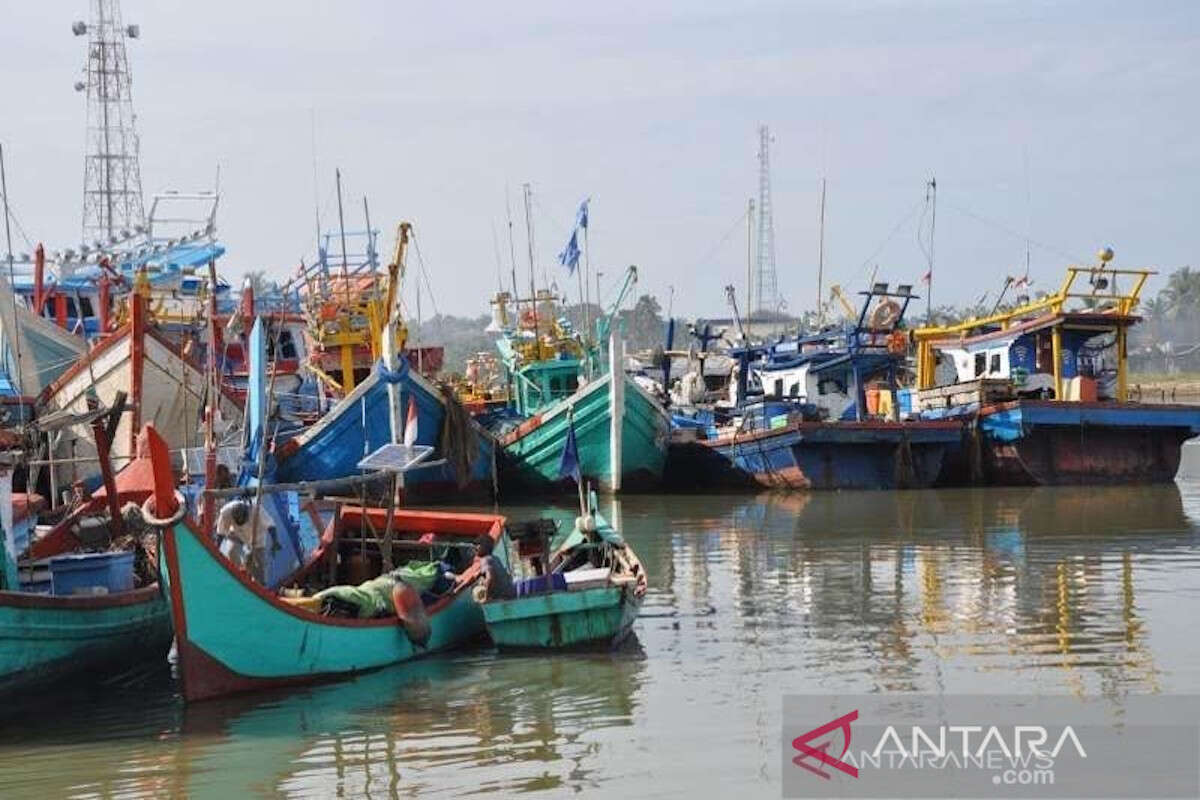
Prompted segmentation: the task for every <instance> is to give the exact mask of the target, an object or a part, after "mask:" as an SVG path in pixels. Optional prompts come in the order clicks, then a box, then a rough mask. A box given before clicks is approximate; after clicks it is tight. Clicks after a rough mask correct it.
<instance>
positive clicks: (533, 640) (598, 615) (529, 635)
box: [483, 586, 641, 650]
mask: <svg viewBox="0 0 1200 800" xmlns="http://www.w3.org/2000/svg"><path fill="white" fill-rule="evenodd" d="M640 606H641V601H640V599H638V598H636V597H634V594H633V592H632V591H631V590H629V589H625V588H622V587H617V586H602V587H597V588H593V589H584V590H582V591H567V592H550V593H547V594H540V595H532V596H530V597H521V598H518V599H516V600H500V601H492V602H489V603H485V604H484V606H483V616H484V619H485V620H486V621H487V629H488V635H489V636H490V637H491V639H492V642H493V643H494V644H495V645H496V646H497V647H498V648H500V649H502V650H503V649H518V650H557V649H565V648H582V647H596V646H609V647H611V646H615V645H617V644H619V643H620V642H621V641H622V640H623V639H625V637H627V636H628V635H629V632H630V630H631V629H632V628H633V621H634V620H635V619H637V614H638V609H639V608H640Z"/></svg>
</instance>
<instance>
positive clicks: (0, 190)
mask: <svg viewBox="0 0 1200 800" xmlns="http://www.w3.org/2000/svg"><path fill="white" fill-rule="evenodd" d="M0 194H3V195H4V240H5V242H6V243H7V245H8V291H9V293H10V294H11V295H12V313H13V330H12V331H11V332H10V335H11V337H12V341H13V350H14V351H15V355H16V357H17V374H16V380H15V381H14V383H15V384H16V389H17V394H18V395H22V396H23V395H24V391H23V390H22V388H21V379H22V375H21V366H22V361H21V334H20V331H18V330H17V328H18V323H17V290H16V288H15V287H14V284H13V247H12V213H11V212H10V211H9V208H8V175H7V174H6V173H5V171H4V145H0Z"/></svg>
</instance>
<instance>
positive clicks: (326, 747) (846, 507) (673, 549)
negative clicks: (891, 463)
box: [0, 447, 1200, 798]
mask: <svg viewBox="0 0 1200 800" xmlns="http://www.w3.org/2000/svg"><path fill="white" fill-rule="evenodd" d="M1184 462H1185V463H1184V468H1183V470H1182V472H1181V476H1180V478H1179V480H1178V481H1177V483H1176V484H1174V485H1167V486H1155V487H1134V488H1057V489H955V490H936V491H921V492H895V493H881V492H875V493H849V492H843V493H827V494H812V495H790V496H784V495H762V496H744V495H743V496H717V495H700V496H662V497H652V496H644V497H630V498H626V499H624V500H622V501H620V503H619V508H617V509H613V507H612V505H611V503H610V502H609V501H603V502H604V503H605V504H606V509H607V510H608V512H609V514H610V515H611V516H614V517H615V518H616V519H615V520H614V521H615V522H617V523H618V524H619V525H620V526H621V527H622V529H623V530H624V531H625V533H626V535H627V536H628V538H629V540H630V542H631V543H632V544H633V546H634V547H635V548H636V550H637V552H638V553H639V555H640V556H641V559H642V561H643V562H644V564H645V566H646V568H647V570H648V571H649V576H650V591H649V594H648V596H647V599H646V603H645V605H644V607H643V609H642V617H641V619H639V621H638V623H637V624H636V627H635V631H636V641H632V642H630V643H628V644H627V645H626V646H625V647H623V648H622V649H621V650H619V651H618V652H615V653H612V654H576V655H557V656H550V657H528V656H523V657H508V656H504V655H500V654H497V653H495V652H491V651H488V650H474V651H468V652H461V653H455V654H451V655H446V656H439V657H436V658H430V659H428V660H426V661H423V662H419V663H414V664H410V665H405V666H399V667H396V668H392V669H387V670H383V671H380V672H377V673H373V674H371V675H367V676H364V677H361V678H359V679H357V680H353V681H346V682H342V683H337V684H332V685H328V686H323V687H320V688H315V689H310V690H303V691H293V692H288V693H282V694H272V695H261V696H251V697H243V698H235V699H231V700H228V701H217V702H212V703H205V704H199V705H196V706H190V707H184V705H183V704H182V702H181V701H180V699H179V694H178V688H177V685H176V683H175V681H174V678H173V677H172V676H171V672H170V668H169V667H168V666H164V665H149V666H147V668H145V669H143V670H138V671H135V672H133V673H130V674H126V675H120V676H112V677H111V678H110V679H109V681H108V685H106V686H103V687H100V688H94V687H93V688H87V689H82V688H81V689H78V690H72V691H64V692H63V694H61V695H59V696H56V697H47V696H42V697H38V698H28V702H26V703H22V704H21V705H20V707H18V708H16V709H13V708H9V709H8V710H7V713H5V714H4V715H3V716H0V797H3V798H12V797H38V798H43V797H78V798H89V797H105V798H108V797H114V798H115V797H121V798H135V797H159V796H187V797H197V798H205V797H213V798H227V797H241V796H261V797H333V796H338V797H357V796H371V797H391V796H412V795H421V796H433V797H437V796H443V797H457V796H462V795H469V794H484V793H492V792H494V793H497V794H498V795H501V796H511V795H513V794H516V793H526V792H529V793H540V794H543V795H545V796H554V797H558V796H564V795H569V794H580V793H582V794H585V795H587V796H593V795H595V796H625V797H630V796H636V797H642V796H662V797H710V796H733V795H735V794H736V795H737V796H741V797H778V796H779V794H780V789H779V784H780V775H779V769H780V767H779V762H780V758H779V752H780V747H781V742H780V724H781V700H782V697H783V695H784V694H786V693H813V692H844V693H863V692H901V691H906V692H907V691H916V692H934V693H936V692H945V693H1020V694H1027V693H1028V694H1032V693H1042V694H1072V695H1077V696H1080V697H1089V698H1099V699H1100V700H1101V701H1102V702H1107V703H1112V704H1114V705H1119V704H1120V703H1121V702H1122V698H1124V697H1125V696H1126V695H1128V694H1139V693H1156V692H1162V693H1200V637H1197V636H1196V635H1195V618H1196V611H1197V609H1198V608H1200V449H1193V448H1192V447H1189V448H1187V451H1186V453H1185V459H1184ZM503 510H504V511H505V513H508V514H510V516H512V517H514V518H523V517H526V516H532V515H535V514H537V513H539V512H540V511H541V510H542V509H539V508H536V507H532V506H524V507H515V508H514V507H505V508H504V509H503ZM614 510H615V512H616V513H613V512H614Z"/></svg>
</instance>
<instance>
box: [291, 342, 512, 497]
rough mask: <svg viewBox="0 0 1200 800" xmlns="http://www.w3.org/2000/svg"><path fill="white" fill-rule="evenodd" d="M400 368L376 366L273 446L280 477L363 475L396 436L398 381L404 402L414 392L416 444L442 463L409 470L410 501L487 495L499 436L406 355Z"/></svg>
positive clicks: (406, 404)
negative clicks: (391, 401) (391, 393)
mask: <svg viewBox="0 0 1200 800" xmlns="http://www.w3.org/2000/svg"><path fill="white" fill-rule="evenodd" d="M397 366H398V368H397V369H396V370H386V369H383V368H382V366H381V365H380V364H377V365H376V367H375V369H373V370H372V371H371V373H370V374H369V375H368V376H367V377H366V378H365V379H363V380H362V381H360V382H359V384H358V385H357V386H355V387H354V391H352V392H350V394H348V395H347V396H346V397H345V398H343V399H342V400H341V401H340V402H338V403H337V404H336V405H335V406H334V407H333V408H331V409H330V410H329V412H328V413H327V414H326V415H325V416H324V417H322V418H321V419H320V420H319V421H318V422H317V423H316V424H315V425H313V426H312V427H310V428H308V429H307V430H305V431H304V432H303V433H301V434H299V435H298V436H296V437H294V438H292V439H290V440H289V441H287V442H285V443H283V444H282V445H280V446H279V447H278V448H276V450H275V460H276V477H277V478H278V479H279V480H281V481H311V480H328V479H333V478H347V477H351V476H357V475H359V474H360V470H359V469H358V466H357V465H358V462H359V461H360V460H361V459H362V458H363V456H364V455H365V454H366V453H369V452H373V451H374V450H375V449H377V448H379V447H381V446H382V445H384V444H386V443H387V442H389V441H391V438H390V437H391V434H390V429H389V427H388V424H389V423H388V385H389V383H391V384H394V385H396V386H397V387H398V390H399V395H400V403H401V407H402V408H408V407H409V401H410V398H411V401H412V404H413V407H414V408H415V409H416V412H417V435H416V443H417V444H421V445H429V446H431V447H434V448H436V450H437V452H438V456H439V459H438V462H437V463H434V464H430V465H427V466H420V467H417V468H416V469H414V470H412V471H411V472H409V473H408V474H407V475H406V476H405V492H406V497H408V498H409V500H411V501H414V502H416V501H426V502H432V501H441V500H446V499H449V498H461V497H462V496H463V495H464V494H469V495H472V496H477V497H482V496H486V495H489V494H490V492H491V490H492V475H493V450H494V448H495V439H494V438H493V437H492V435H491V434H490V433H488V432H487V431H486V430H484V429H483V428H482V427H480V426H479V425H478V424H476V423H475V422H474V421H473V420H471V419H470V417H469V416H468V415H467V414H466V413H465V412H464V411H463V410H462V409H461V407H459V408H455V407H453V405H454V404H455V403H456V402H457V401H455V400H454V399H453V398H447V397H446V396H445V395H444V394H443V393H442V392H441V390H440V389H438V387H437V386H435V385H434V384H433V383H432V382H430V381H429V380H428V379H427V378H425V377H424V376H423V375H421V374H420V373H419V372H417V371H416V370H414V369H412V368H411V366H410V365H409V362H408V361H407V360H403V359H402V360H400V361H399V362H398V365H397Z"/></svg>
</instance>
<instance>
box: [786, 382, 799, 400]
mask: <svg viewBox="0 0 1200 800" xmlns="http://www.w3.org/2000/svg"><path fill="white" fill-rule="evenodd" d="M788 396H789V397H799V396H800V384H798V383H793V384H792V389H791V391H789V392H788Z"/></svg>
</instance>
